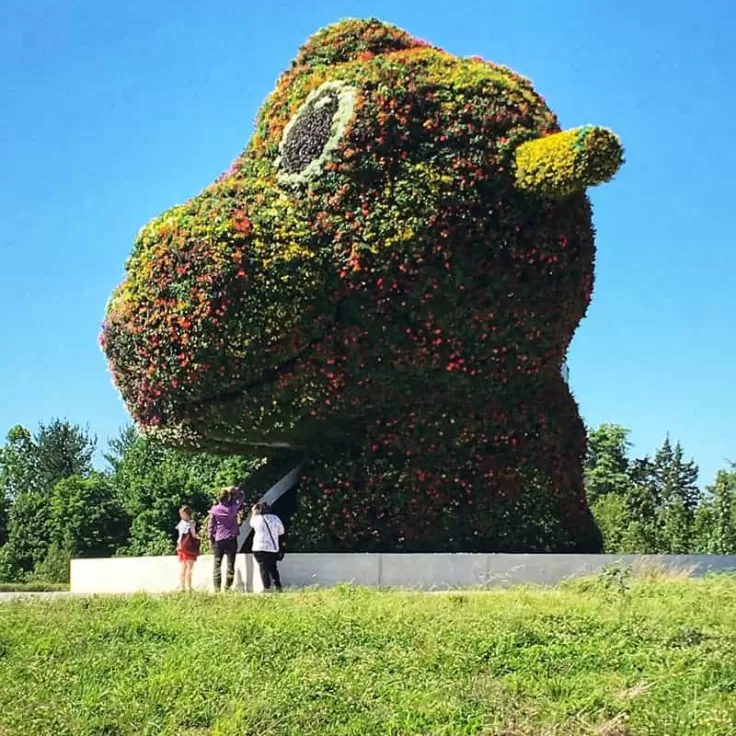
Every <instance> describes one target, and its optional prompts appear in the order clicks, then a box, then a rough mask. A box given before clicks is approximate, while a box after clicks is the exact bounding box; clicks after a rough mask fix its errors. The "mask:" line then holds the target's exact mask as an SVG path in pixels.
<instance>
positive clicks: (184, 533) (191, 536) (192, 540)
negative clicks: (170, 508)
mask: <svg viewBox="0 0 736 736" xmlns="http://www.w3.org/2000/svg"><path fill="white" fill-rule="evenodd" d="M176 531H177V532H178V534H179V538H178V539H177V541H176V554H177V556H178V557H179V566H180V568H181V572H180V578H181V589H182V591H184V590H189V591H191V590H192V568H193V567H194V563H195V562H196V561H197V556H198V555H199V535H198V534H197V527H196V525H195V523H194V520H193V519H192V510H191V508H189V506H182V507H181V508H180V509H179V523H178V524H177V525H176Z"/></svg>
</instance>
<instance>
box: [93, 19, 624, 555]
mask: <svg viewBox="0 0 736 736" xmlns="http://www.w3.org/2000/svg"><path fill="white" fill-rule="evenodd" d="M621 162H622V151H621V147H620V144H619V143H618V140H617V139H616V138H615V136H614V135H613V134H611V133H610V132H608V131H606V130H605V129H600V128H594V127H590V126H588V127H585V128H581V129H576V130H574V131H570V132H569V133H562V131H561V130H560V127H559V125H558V122H557V119H556V117H555V115H554V114H553V113H552V112H551V110H550V109H549V108H548V107H547V105H546V103H545V101H544V100H543V99H542V98H541V97H540V96H539V95H538V94H537V93H536V92H535V91H534V89H533V87H532V84H531V83H530V82H529V81H528V80H527V79H525V78H523V77H521V76H519V75H518V74H516V73H514V72H512V71H511V70H509V69H507V68H505V67H502V66H497V65H495V64H491V63H488V62H485V61H483V60H482V59H479V58H469V59H463V58H458V57H455V56H452V55H451V54H448V53H446V52H444V51H441V50H439V49H437V48H434V47H432V46H430V45H429V44H427V43H424V42H421V41H418V40H416V39H414V38H413V37H411V36H410V35H408V34H407V33H405V32H404V31H401V30H399V29H397V28H395V27H393V26H390V25H387V24H384V23H381V22H380V21H376V20H367V21H363V20H347V21H343V22H340V23H337V24H335V25H333V26H330V27H329V28H326V29H324V30H322V31H320V32H318V33H317V34H316V35H315V36H313V37H312V38H311V39H310V40H309V41H307V43H306V44H305V45H304V47H303V48H302V49H301V50H300V51H299V53H298V55H297V57H296V59H295V60H294V61H293V62H292V64H291V66H290V68H289V69H288V71H286V72H285V73H284V74H283V75H282V76H281V78H280V79H279V81H278V84H277V86H276V89H275V90H274V92H273V93H272V94H271V95H270V97H269V98H268V99H267V101H266V102H265V104H264V106H263V108H262V109H261V111H260V113H259V115H258V120H257V124H256V130H255V133H254V135H253V137H252V139H251V141H250V143H249V144H248V146H247V148H246V149H245V151H244V152H243V153H242V154H241V155H240V156H239V157H238V158H237V159H236V160H235V162H234V163H233V164H232V166H231V167H230V169H229V170H228V172H226V173H225V174H224V175H223V176H222V177H220V178H219V179H218V180H217V181H215V182H214V183H213V184H211V185H210V186H208V187H207V188H206V189H204V190H203V191H202V192H201V193H200V194H199V195H198V196H197V197H195V198H194V199H192V200H190V201H189V202H186V203H185V204H182V205H179V206H176V207H174V208H172V209H170V210H169V211H168V212H166V213H164V214H163V215H161V216H160V217H159V218H157V219H155V220H154V221H152V222H150V223H149V224H148V225H146V226H145V227H144V228H143V229H142V230H141V231H140V233H139V234H138V236H137V238H136V241H135V245H134V248H133V252H132V255H131V256H130V258H129V260H128V263H127V267H126V279H125V281H124V282H123V283H122V284H121V285H120V286H119V287H118V288H117V290H116V291H115V293H114V295H113V297H112V299H111V301H110V303H109V305H108V310H107V317H106V320H105V324H104V326H103V332H102V337H101V340H102V346H103V349H104V351H105V353H106V355H107V357H108V359H109V363H110V366H111V369H112V372H113V376H114V380H115V383H116V385H117V387H118V388H119V390H120V392H121V394H122V396H123V399H124V400H125V402H126V404H127V406H128V407H129V409H130V411H131V412H132V414H133V416H134V418H135V419H136V421H137V422H138V423H139V424H140V425H141V426H142V427H143V428H145V429H146V430H147V431H149V432H155V433H157V434H159V435H160V436H161V437H163V438H165V439H167V440H168V441H170V442H172V443H175V444H178V445H180V446H184V447H189V448H192V449H207V450H211V451H219V452H236V453H248V454H253V453H255V454H262V453H263V452H264V450H263V446H264V445H273V444H275V443H286V444H289V445H292V446H296V447H299V448H301V449H303V450H305V451H306V452H307V454H308V456H309V457H310V464H309V466H308V468H307V470H306V474H305V477H304V480H303V482H302V484H301V490H300V506H299V511H298V513H297V514H296V515H295V517H294V519H293V523H292V526H291V529H290V538H291V546H292V548H296V547H298V548H301V549H303V550H346V551H350V550H355V551H357V550H407V551H418V550H422V551H426V550H434V551H444V550H450V551H452V550H466V551H473V550H479V551H480V550H533V549H537V550H538V549H556V550H567V549H571V550H572V549H578V550H593V551H594V550H597V549H598V548H599V546H600V536H599V534H598V531H597V529H596V527H595V524H594V522H593V520H592V517H591V515H590V513H589V510H588V508H587V505H586V501H585V496H584V491H583V484H582V457H583V453H584V450H585V432H584V428H583V424H582V422H581V420H580V417H579V414H578V409H577V406H576V404H575V401H574V399H573V397H572V396H571V394H570V391H569V389H568V386H567V384H566V382H565V381H564V380H563V378H562V376H561V374H560V367H561V365H562V363H563V361H564V359H565V355H566V352H567V348H568V345H569V344H570V340H571V339H572V336H573V333H574V331H575V329H576V326H577V325H578V323H579V322H580V320H581V319H582V317H583V316H584V314H585V311H586V308H587V306H588V304H589V301H590V297H591V290H592V288H593V261H594V242H593V241H594V232H593V227H592V224H591V210H590V205H589V202H588V199H587V197H586V194H585V188H586V186H588V185H594V184H597V183H600V182H601V181H605V180H606V179H608V178H610V177H611V176H612V175H613V174H614V173H615V171H616V170H617V168H618V167H619V166H620V164H621ZM272 452H273V453H276V452H277V451H276V450H272ZM276 461H278V457H277V458H276Z"/></svg>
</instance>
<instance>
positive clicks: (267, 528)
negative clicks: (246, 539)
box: [250, 501, 285, 591]
mask: <svg viewBox="0 0 736 736" xmlns="http://www.w3.org/2000/svg"><path fill="white" fill-rule="evenodd" d="M250 525H251V527H252V529H253V557H255V558H256V562H257V563H258V568H259V569H260V571H261V580H262V581H263V588H264V589H265V590H269V589H270V587H271V580H273V584H274V587H275V588H276V590H277V591H280V590H281V577H280V576H279V570H278V567H277V564H276V563H277V562H278V560H280V559H282V558H283V554H281V553H280V546H279V537H280V536H282V535H283V534H285V530H284V525H283V524H282V523H281V519H279V517H278V516H276V514H273V513H271V509H270V507H269V505H268V504H267V503H264V502H262V501H261V502H259V503H257V504H256V505H255V506H254V507H253V509H252V511H251V514H250Z"/></svg>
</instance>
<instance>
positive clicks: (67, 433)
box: [0, 419, 96, 580]
mask: <svg viewBox="0 0 736 736" xmlns="http://www.w3.org/2000/svg"><path fill="white" fill-rule="evenodd" d="M95 444H96V440H95V438H94V437H93V436H91V435H90V433H89V432H88V431H87V430H85V429H83V428H82V427H79V426H78V425H75V424H71V423H70V422H68V421H65V420H60V419H54V420H52V421H51V422H49V423H48V424H41V425H40V426H39V429H38V431H37V432H36V434H35V435H33V436H31V433H30V432H29V430H27V429H26V428H25V427H21V426H20V425H18V426H16V427H13V428H12V429H11V430H10V432H9V433H8V435H7V440H6V443H5V445H4V446H3V448H2V449H0V484H1V486H2V488H3V489H4V493H5V496H6V497H9V498H10V499H11V500H12V505H11V507H10V512H9V514H8V523H7V539H6V543H5V545H4V547H3V559H2V565H0V575H2V576H3V577H5V578H6V579H10V580H22V579H23V578H25V577H27V576H29V575H31V574H32V573H33V572H34V570H35V569H36V568H39V566H42V565H43V563H44V561H45V559H46V556H47V554H48V553H49V548H50V546H51V545H52V544H53V543H56V545H57V551H55V553H54V558H55V561H54V562H53V567H54V569H55V570H57V571H58V570H61V569H62V568H63V567H64V566H63V563H61V562H58V560H59V559H63V558H64V557H66V558H67V559H68V556H69V554H70V553H71V552H72V550H71V549H66V550H65V551H64V552H63V553H60V552H59V551H58V549H60V548H61V547H62V546H63V542H62V540H60V539H56V538H55V536H54V535H55V529H54V524H53V512H52V507H51V499H52V497H53V494H54V489H55V487H56V485H57V483H59V482H60V481H64V480H65V479H67V478H69V477H70V476H72V475H77V476H80V478H82V477H86V476H88V475H89V474H90V473H91V472H92V455H93V453H94V449H95ZM90 533H93V532H90ZM50 566H52V561H49V563H48V564H46V565H45V566H44V571H43V575H48V574H50V573H49V570H50ZM64 575H65V576H68V572H66V573H64Z"/></svg>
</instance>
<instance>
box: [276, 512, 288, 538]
mask: <svg viewBox="0 0 736 736" xmlns="http://www.w3.org/2000/svg"><path fill="white" fill-rule="evenodd" d="M274 518H275V519H276V521H277V522H278V526H277V529H278V535H279V536H280V537H282V536H283V535H284V534H286V529H284V523H283V522H282V521H281V519H280V518H279V517H278V516H275V515H274Z"/></svg>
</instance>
